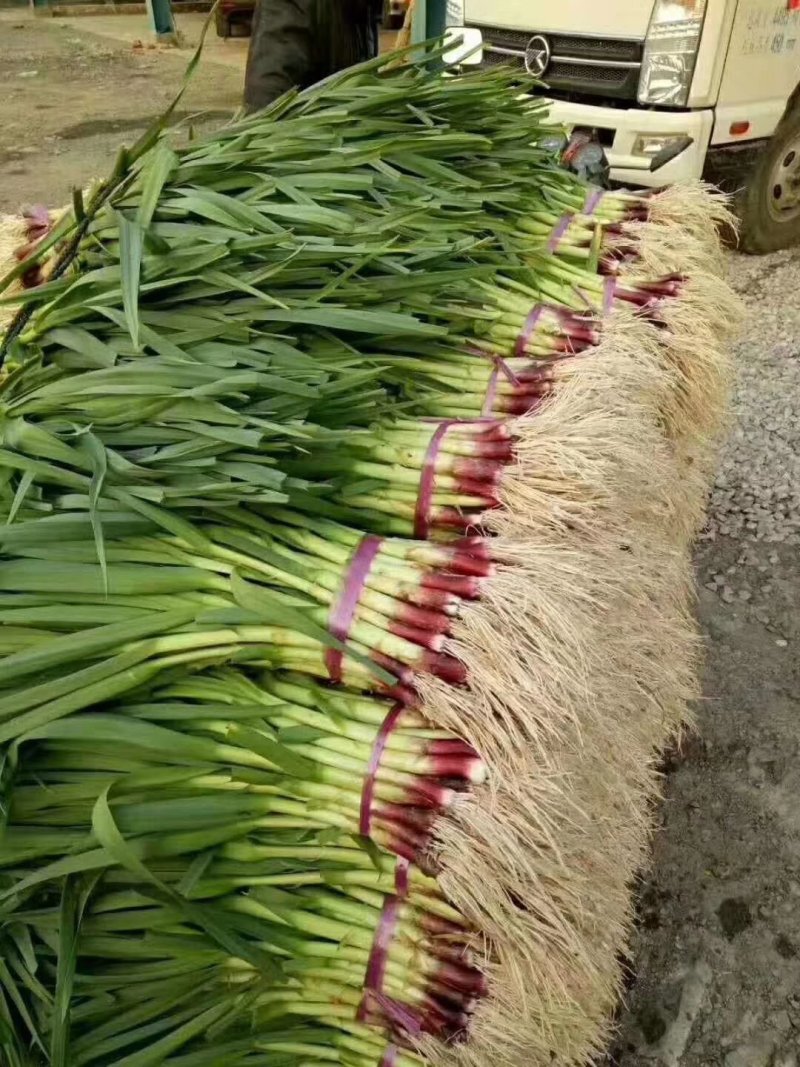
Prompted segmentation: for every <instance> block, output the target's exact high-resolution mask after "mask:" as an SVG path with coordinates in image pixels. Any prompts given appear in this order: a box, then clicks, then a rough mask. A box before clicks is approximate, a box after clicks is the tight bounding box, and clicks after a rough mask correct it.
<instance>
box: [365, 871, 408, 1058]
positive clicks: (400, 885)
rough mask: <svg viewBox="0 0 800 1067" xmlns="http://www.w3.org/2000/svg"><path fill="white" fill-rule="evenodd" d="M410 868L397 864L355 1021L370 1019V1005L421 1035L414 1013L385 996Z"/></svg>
mask: <svg viewBox="0 0 800 1067" xmlns="http://www.w3.org/2000/svg"><path fill="white" fill-rule="evenodd" d="M409 868H410V864H409V862H408V860H404V859H398V860H397V864H396V866H395V875H394V880H395V888H396V890H397V893H396V895H395V896H391V897H387V898H386V900H385V901H384V904H383V911H382V912H381V917H380V919H379V921H378V927H377V929H376V930H375V938H374V940H373V942H372V949H371V950H370V954H369V960H368V961H367V970H366V973H365V975H364V996H363V997H362V998H361V1004H360V1005H359V1007H358V1014H357V1016H356V1017H357V1019H358V1021H359V1022H365V1021H366V1019H367V1016H368V1015H369V1008H370V1005H371V1004H375V1005H376V1006H377V1007H379V1008H380V1009H381V1011H383V1013H384V1014H385V1015H386V1017H387V1018H388V1019H389V1020H390V1021H391V1022H392V1023H393V1024H394V1025H396V1026H398V1027H399V1028H400V1029H402V1030H404V1031H406V1032H407V1033H409V1034H415V1035H416V1034H419V1033H420V1031H421V1027H420V1024H419V1020H418V1019H417V1017H416V1016H415V1015H414V1013H413V1012H412V1011H410V1010H409V1009H408V1008H406V1007H405V1005H403V1004H400V1003H399V1002H398V1001H396V1000H393V999H392V998H391V997H387V996H386V995H385V994H384V993H383V992H382V990H383V979H384V977H385V976H386V964H387V963H388V960H389V945H390V944H391V941H392V938H393V937H394V932H395V929H396V927H397V920H398V917H399V911H400V905H401V904H402V902H403V900H404V898H405V897H406V896H407V894H408V881H409V879H408V874H409ZM387 1051H391V1049H389V1050H387ZM389 1063H394V1060H390V1061H389Z"/></svg>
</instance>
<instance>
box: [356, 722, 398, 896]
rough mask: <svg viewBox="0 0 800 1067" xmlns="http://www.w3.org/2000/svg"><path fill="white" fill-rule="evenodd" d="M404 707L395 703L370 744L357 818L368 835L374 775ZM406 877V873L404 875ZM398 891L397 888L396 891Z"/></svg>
mask: <svg viewBox="0 0 800 1067" xmlns="http://www.w3.org/2000/svg"><path fill="white" fill-rule="evenodd" d="M404 709H405V705H404V704H395V705H394V707H393V708H391V709H390V711H389V713H388V715H387V716H386V718H385V719H384V720H383V723H382V724H381V728H380V730H378V734H377V736H376V738H375V744H374V745H373V746H372V754H371V755H370V757H369V763H368V764H367V773H366V775H365V777H364V787H363V789H362V790H361V814H360V818H359V833H361V834H363V835H364V836H365V837H369V834H370V830H371V829H372V802H373V800H374V799H375V775H376V774H377V773H378V768H379V767H380V764H381V757H382V756H383V752H384V749H385V748H386V742H387V741H388V740H389V737H390V735H391V732H392V730H394V728H395V726H397V720H398V719H399V718H400V716H401V715H402V713H403V711H404ZM406 877H407V875H406ZM399 892H400V891H399V890H398V893H399Z"/></svg>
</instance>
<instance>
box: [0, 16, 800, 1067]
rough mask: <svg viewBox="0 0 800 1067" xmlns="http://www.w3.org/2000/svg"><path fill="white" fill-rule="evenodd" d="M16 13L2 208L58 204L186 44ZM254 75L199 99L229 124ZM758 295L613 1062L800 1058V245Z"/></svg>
mask: <svg viewBox="0 0 800 1067" xmlns="http://www.w3.org/2000/svg"><path fill="white" fill-rule="evenodd" d="M82 25H85V27H86V29H85V30H83V29H76V28H75V27H74V26H69V27H68V26H66V25H60V24H59V22H58V20H51V21H46V20H44V21H43V20H38V21H34V20H31V19H29V18H28V17H27V16H26V15H25V14H16V13H11V14H9V13H3V12H0V40H2V45H0V50H2V64H0V99H3V100H4V101H5V102H6V105H7V107H6V108H5V109H4V110H2V109H0V164H2V166H3V182H2V186H0V211H2V210H4V209H6V210H11V209H14V208H16V207H17V206H18V205H19V204H20V203H21V202H31V201H37V200H40V201H42V202H44V203H47V204H59V203H61V202H63V201H64V199H65V198H66V197H67V196H68V195H69V191H70V189H71V188H72V187H73V186H74V185H76V184H81V183H83V182H84V181H85V180H87V179H88V178H91V177H93V176H95V175H96V174H98V173H101V174H102V173H104V172H105V171H106V170H107V169H108V166H109V161H110V159H111V157H112V154H113V152H114V150H115V149H116V147H117V146H118V144H119V143H120V141H122V140H125V141H127V142H128V143H131V141H132V140H133V139H134V138H135V136H136V135H137V134H138V133H139V132H141V130H142V129H144V128H145V127H146V126H147V125H148V123H149V122H150V120H151V119H152V118H153V117H154V116H155V115H157V114H158V113H159V112H160V111H161V110H162V109H163V107H164V104H165V102H166V101H167V100H168V99H169V98H170V97H171V96H172V95H173V94H174V91H175V89H176V86H177V85H178V82H179V79H180V75H181V73H182V70H183V66H184V63H185V57H183V56H181V55H175V54H172V53H165V52H161V51H150V50H145V51H143V52H136V51H133V50H132V49H131V47H130V45H129V44H128V45H125V44H118V43H115V42H113V41H110V40H109V39H107V38H105V39H100V38H97V37H93V36H92V34H91V32H90V27H91V19H86V20H84V22H83V23H82ZM240 94H241V72H240V71H239V70H237V69H236V68H233V67H231V68H225V67H223V66H214V65H208V66H206V67H205V68H204V69H203V70H202V71H201V73H200V76H199V77H198V78H197V79H196V80H195V83H194V85H193V87H192V89H191V91H190V94H189V95H188V96H187V99H186V100H185V102H184V103H182V105H181V107H182V109H184V104H185V113H189V112H197V111H203V112H205V117H204V120H203V121H204V122H215V121H217V122H218V121H220V120H221V119H222V118H223V117H224V116H225V115H227V114H229V113H230V112H231V111H232V110H233V109H234V108H235V107H236V106H237V104H238V101H239V98H240ZM731 275H732V279H733V282H734V284H735V286H736V287H737V289H738V290H739V291H740V292H741V293H742V296H743V299H744V301H745V303H746V304H747V306H748V308H749V311H750V318H749V321H748V324H747V327H746V329H745V332H744V335H743V337H742V340H741V342H740V343H739V345H738V346H737V362H738V366H739V385H738V388H737V393H736V398H735V421H734V423H733V426H732V432H731V436H730V441H729V443H728V445H727V447H726V449H725V452H724V456H723V461H722V465H721V468H720V473H719V477H718V479H717V482H716V485H715V487H714V492H713V499H712V504H711V517H710V521H709V526H708V530H707V532H706V535H705V537H704V539H703V540H702V542H701V543H700V544H699V546H698V551H697V571H698V578H699V583H700V598H699V612H700V618H701V622H702V625H703V629H704V632H705V634H706V638H707V642H708V661H707V670H706V677H705V685H704V690H705V699H704V700H703V702H702V703H701V706H700V707H699V709H698V719H699V724H700V732H699V735H698V736H697V737H695V738H690V739H689V740H688V741H687V743H686V745H685V748H684V752H683V753H682V756H681V758H680V759H677V760H675V761H673V764H672V765H671V766H670V767H669V768H668V772H669V773H668V778H667V782H666V801H665V803H664V805H663V808H662V810H661V813H660V821H661V827H660V829H659V832H658V833H657V835H656V839H655V851H654V862H653V868H652V871H651V872H650V873H649V874H648V876H647V877H645V878H644V879H643V880H642V884H641V886H640V887H639V908H640V923H639V929H638V933H637V936H636V939H635V945H634V946H633V947H634V954H633V958H632V960H631V973H632V975H634V976H635V978H634V979H633V980H632V982H631V988H630V991H629V996H628V1005H627V1009H626V1011H625V1012H624V1013H623V1014H622V1016H621V1019H620V1028H619V1040H618V1041H617V1042H616V1045H615V1047H614V1048H613V1049H612V1050H611V1051H610V1052H609V1054H608V1056H607V1057H606V1058H605V1064H606V1067H644V1065H650V1067H798V1057H799V1056H800V1040H799V1039H798V1035H800V801H798V797H799V796H800V731H798V727H797V717H798V711H800V706H799V705H798V693H800V662H798V658H797V648H798V645H799V643H800V611H798V609H797V604H798V601H799V600H800V558H799V557H798V549H797V547H796V546H797V543H798V539H799V538H800V450H799V449H798V445H799V444H800V404H799V403H798V401H800V301H798V299H797V292H798V288H800V250H797V251H794V252H790V253H781V254H778V255H775V256H770V257H766V258H763V259H745V258H742V257H734V256H732V257H731Z"/></svg>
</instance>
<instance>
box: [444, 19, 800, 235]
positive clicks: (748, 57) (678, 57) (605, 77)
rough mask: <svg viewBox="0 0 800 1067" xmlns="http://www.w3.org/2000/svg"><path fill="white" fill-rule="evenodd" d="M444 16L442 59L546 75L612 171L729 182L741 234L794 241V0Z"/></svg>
mask: <svg viewBox="0 0 800 1067" xmlns="http://www.w3.org/2000/svg"><path fill="white" fill-rule="evenodd" d="M447 20H448V25H449V29H448V31H447V32H448V35H449V36H450V37H451V38H452V39H453V42H454V51H453V53H451V54H450V55H449V56H448V60H452V59H454V58H456V57H458V58H462V59H463V61H464V62H465V63H480V64H484V65H486V66H490V65H494V64H500V63H503V64H512V65H514V66H517V67H519V68H520V73H521V74H522V76H523V77H529V78H530V79H531V82H532V88H533V85H534V83H536V82H541V83H544V89H540V88H537V89H536V90H535V91H542V92H544V93H545V94H546V95H547V96H548V97H549V98H551V99H552V101H553V109H552V117H553V119H554V121H556V122H558V123H560V124H563V125H564V126H566V127H569V128H573V127H587V128H590V129H595V130H596V131H597V133H598V135H599V138H600V141H601V143H602V144H603V146H604V147H605V151H606V154H607V156H608V159H609V162H610V164H611V178H612V181H616V182H619V183H622V184H625V185H628V186H638V187H642V186H661V185H667V184H670V183H672V182H679V181H684V180H686V179H690V178H699V177H705V178H707V179H708V180H710V181H713V182H715V183H716V184H718V185H721V186H722V187H723V188H726V189H728V190H729V191H732V192H735V193H736V202H737V207H738V211H739V214H740V216H741V244H742V247H743V248H745V249H746V250H748V251H751V252H768V251H772V250H774V249H776V248H783V247H785V246H786V245H789V244H792V243H795V242H797V241H800V0H448V2H447ZM456 40H457V42H458V43H456Z"/></svg>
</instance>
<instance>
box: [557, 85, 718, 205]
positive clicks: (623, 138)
mask: <svg viewBox="0 0 800 1067" xmlns="http://www.w3.org/2000/svg"><path fill="white" fill-rule="evenodd" d="M550 118H551V120H552V121H553V122H555V123H557V124H558V125H563V126H567V127H570V128H571V127H573V126H590V127H593V128H596V129H597V130H598V131H599V132H600V140H601V141H602V143H603V145H604V146H605V150H606V155H607V156H608V161H609V163H610V164H611V180H612V181H614V182H619V183H620V184H622V185H629V186H630V185H633V186H639V187H641V186H644V187H647V186H656V187H660V186H663V185H671V184H672V183H673V182H681V181H687V180H690V179H692V178H700V177H702V175H703V170H704V166H705V159H706V153H707V151H708V145H709V142H710V140H711V131H712V129H713V126H714V112H713V111H711V110H710V109H709V110H705V111H647V110H645V109H640V108H617V107H593V106H591V105H589V104H570V103H566V102H564V101H562V100H553V101H551V111H550ZM665 135H666V136H673V137H680V136H686V137H691V138H692V143H691V144H690V145H689V146H688V147H687V148H685V149H684V150H683V151H682V152H681V153H680V154H679V155H677V156H675V157H674V158H673V159H671V160H670V161H669V162H668V163H666V164H665V165H664V166H663V167H660V168H659V170H657V171H651V170H650V159H651V157H650V156H647V155H644V154H636V152H635V151H634V149H635V146H636V141H637V139H639V138H640V137H641V136H645V137H653V138H657V137H660V136H665Z"/></svg>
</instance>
